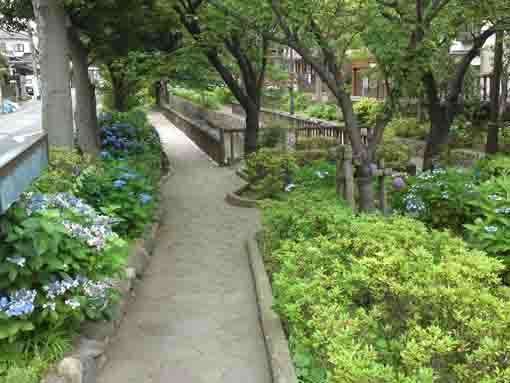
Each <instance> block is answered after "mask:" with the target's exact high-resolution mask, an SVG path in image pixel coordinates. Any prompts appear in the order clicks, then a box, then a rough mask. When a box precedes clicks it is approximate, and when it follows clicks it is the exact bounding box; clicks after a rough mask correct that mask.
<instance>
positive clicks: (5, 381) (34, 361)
mask: <svg viewBox="0 0 510 383" xmlns="http://www.w3.org/2000/svg"><path fill="white" fill-rule="evenodd" d="M74 334H75V332H74V330H73V329H70V328H60V329H48V330H46V331H40V332H39V333H37V334H30V336H29V337H28V336H27V337H26V338H25V339H20V340H19V341H17V342H14V343H8V342H4V343H1V344H0V383H39V382H40V380H41V378H42V377H43V376H44V374H45V373H46V371H47V370H48V369H49V368H50V366H51V365H52V364H53V363H54V362H56V361H57V360H60V359H62V358H63V357H64V355H65V354H66V353H67V352H69V351H71V349H72V343H73V336H74Z"/></svg>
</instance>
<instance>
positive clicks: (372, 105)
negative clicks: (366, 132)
mask: <svg viewBox="0 0 510 383" xmlns="http://www.w3.org/2000/svg"><path fill="white" fill-rule="evenodd" d="M382 109H383V104H382V103H381V102H380V101H377V100H376V99H374V98H368V97H363V98H361V100H359V101H358V102H356V103H355V104H354V113H355V114H356V117H357V118H358V121H359V122H360V123H361V124H362V125H363V126H365V127H367V128H370V127H373V126H375V122H376V119H377V116H378V115H379V114H380V113H381V112H382Z"/></svg>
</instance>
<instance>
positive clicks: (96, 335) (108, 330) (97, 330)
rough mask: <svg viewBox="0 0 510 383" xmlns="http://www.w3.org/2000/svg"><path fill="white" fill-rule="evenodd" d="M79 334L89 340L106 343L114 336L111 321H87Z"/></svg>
mask: <svg viewBox="0 0 510 383" xmlns="http://www.w3.org/2000/svg"><path fill="white" fill-rule="evenodd" d="M81 333H82V334H83V335H84V336H86V337H87V338H89V339H92V340H99V341H100V340H104V341H106V342H107V341H109V340H110V339H111V338H112V337H113V336H114V335H115V327H114V325H113V322H111V321H104V320H102V321H97V322H92V321H88V322H85V323H84V324H83V325H82V328H81Z"/></svg>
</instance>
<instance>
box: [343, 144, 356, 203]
mask: <svg viewBox="0 0 510 383" xmlns="http://www.w3.org/2000/svg"><path fill="white" fill-rule="evenodd" d="M344 177H345V188H344V199H345V201H346V202H347V205H348V206H350V207H351V208H352V209H353V210H354V209H355V208H356V201H355V200H354V169H353V165H352V148H351V147H350V146H346V147H345V151H344Z"/></svg>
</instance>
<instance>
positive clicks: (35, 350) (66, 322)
mask: <svg viewBox="0 0 510 383" xmlns="http://www.w3.org/2000/svg"><path fill="white" fill-rule="evenodd" d="M100 122H101V125H102V126H101V138H102V152H101V155H100V156H99V157H98V158H90V157H87V156H82V155H81V154H78V153H77V152H66V151H63V150H51V151H50V166H49V168H48V169H47V170H46V171H45V172H44V173H43V174H42V176H41V177H40V178H39V179H38V180H36V182H34V183H33V184H32V186H31V188H30V190H29V191H28V192H27V193H25V194H24V195H23V197H22V198H21V200H20V201H19V202H17V203H16V204H15V205H14V206H13V207H12V208H11V209H10V210H9V211H8V213H7V214H6V215H5V216H4V217H2V219H1V222H0V382H2V383H3V382H6V383H14V382H16V383H20V382H21V383H25V382H26V383H32V382H33V383H36V382H38V381H39V379H40V377H41V375H42V374H43V373H44V371H45V370H46V369H47V368H48V366H49V364H51V363H52V362H54V361H56V360H58V359H59V358H61V357H62V355H63V354H64V353H65V352H66V351H68V350H69V348H70V346H71V344H72V337H73V334H74V333H75V332H76V331H77V329H78V328H79V325H80V323H81V322H83V321H84V320H86V319H91V320H95V319H100V318H105V317H109V316H110V314H111V313H110V310H111V308H112V304H113V303H115V302H116V300H117V298H118V293H117V290H116V288H115V286H116V281H118V280H120V279H122V278H123V270H124V268H125V264H126V261H127V255H128V251H127V250H128V244H129V241H131V240H132V239H134V238H137V237H138V236H140V234H141V233H142V232H143V230H144V228H145V226H146V224H148V223H149V222H150V220H151V219H152V215H153V211H154V207H155V204H156V202H157V201H156V194H155V192H156V191H157V182H158V181H159V178H160V176H161V146H160V142H159V137H158V135H157V133H156V132H155V130H154V129H153V127H152V126H151V125H150V124H149V122H148V120H147V116H146V114H145V113H144V112H142V111H132V112H128V113H113V114H108V115H102V116H101V118H100Z"/></svg>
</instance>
